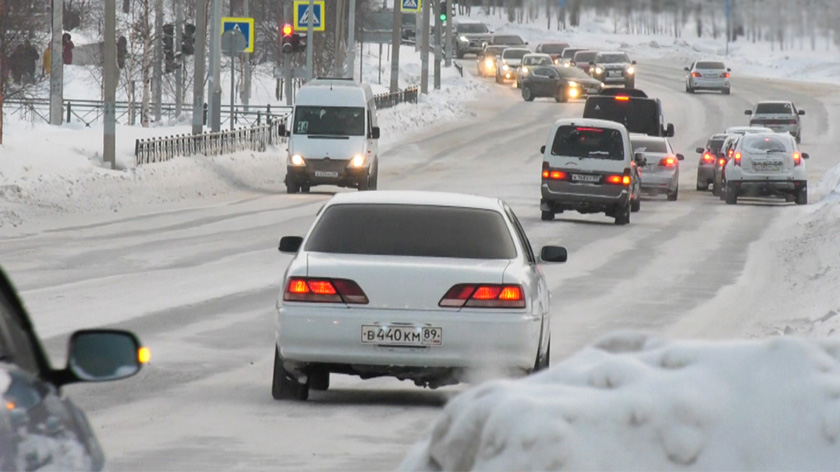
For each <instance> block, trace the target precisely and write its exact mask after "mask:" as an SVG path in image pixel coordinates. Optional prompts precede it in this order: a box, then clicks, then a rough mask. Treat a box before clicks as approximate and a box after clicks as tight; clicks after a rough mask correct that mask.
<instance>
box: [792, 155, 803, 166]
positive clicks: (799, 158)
mask: <svg viewBox="0 0 840 472" xmlns="http://www.w3.org/2000/svg"><path fill="white" fill-rule="evenodd" d="M793 165H794V166H801V165H802V154H799V153H798V152H795V153H793Z"/></svg>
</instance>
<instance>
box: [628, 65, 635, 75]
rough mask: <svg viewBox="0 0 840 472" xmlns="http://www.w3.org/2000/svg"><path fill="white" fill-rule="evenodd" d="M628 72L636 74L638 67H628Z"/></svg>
mask: <svg viewBox="0 0 840 472" xmlns="http://www.w3.org/2000/svg"><path fill="white" fill-rule="evenodd" d="M627 73H628V74H630V75H633V74H635V73H636V68H635V67H633V66H630V67H628V68H627Z"/></svg>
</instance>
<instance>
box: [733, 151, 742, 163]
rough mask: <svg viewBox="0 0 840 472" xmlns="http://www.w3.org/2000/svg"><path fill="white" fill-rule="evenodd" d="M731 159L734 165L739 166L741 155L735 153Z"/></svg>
mask: <svg viewBox="0 0 840 472" xmlns="http://www.w3.org/2000/svg"><path fill="white" fill-rule="evenodd" d="M732 159H734V160H735V165H736V166H739V165H741V153H740V152H736V153H735V156H733V157H732Z"/></svg>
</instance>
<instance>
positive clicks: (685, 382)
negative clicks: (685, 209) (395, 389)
mask: <svg viewBox="0 0 840 472" xmlns="http://www.w3.org/2000/svg"><path fill="white" fill-rule="evenodd" d="M838 463H840V341H838V340H808V339H797V338H772V339H767V340H761V341H737V342H736V341H731V342H699V341H691V342H689V341H667V340H664V339H660V338H656V337H653V336H651V335H646V334H643V333H617V334H613V335H610V336H607V337H605V338H603V339H601V340H599V341H598V342H596V343H594V344H593V345H591V346H590V347H588V348H586V349H584V350H582V351H580V352H579V353H577V354H576V355H574V356H573V357H571V358H570V359H568V360H567V361H565V362H563V363H562V364H560V365H559V366H556V367H554V368H552V369H550V370H548V371H545V372H542V373H540V374H538V375H534V376H531V377H528V378H525V379H522V380H518V381H511V380H505V381H494V382H491V383H487V384H484V385H481V386H478V387H475V388H473V389H471V390H468V391H466V392H464V393H463V394H461V395H459V396H457V397H455V398H454V399H453V400H452V401H450V402H449V404H447V406H446V407H445V408H444V411H443V413H442V414H441V415H440V416H439V417H438V419H437V421H436V422H435V423H434V425H433V428H432V430H431V431H430V433H429V434H428V437H427V438H426V439H425V440H424V441H422V442H421V443H419V444H417V445H416V446H415V447H414V448H413V449H412V450H411V451H410V452H409V455H408V456H407V457H406V459H405V461H404V462H403V464H402V466H401V469H402V470H558V469H565V470H685V469H694V470H794V469H795V470H827V469H831V470H836V468H837V464H838Z"/></svg>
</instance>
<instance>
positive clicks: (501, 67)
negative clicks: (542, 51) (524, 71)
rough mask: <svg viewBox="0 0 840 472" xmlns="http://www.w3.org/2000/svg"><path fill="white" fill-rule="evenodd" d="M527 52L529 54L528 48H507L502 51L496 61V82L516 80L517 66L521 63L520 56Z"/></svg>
mask: <svg viewBox="0 0 840 472" xmlns="http://www.w3.org/2000/svg"><path fill="white" fill-rule="evenodd" d="M527 54H531V50H530V49H525V48H507V49H505V50H504V51H502V54H501V56H499V59H498V60H497V61H496V82H497V83H503V82H507V81H508V80H513V81H516V80H517V79H516V78H517V76H518V75H519V67H520V66H521V64H522V58H523V57H525V55H527Z"/></svg>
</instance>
